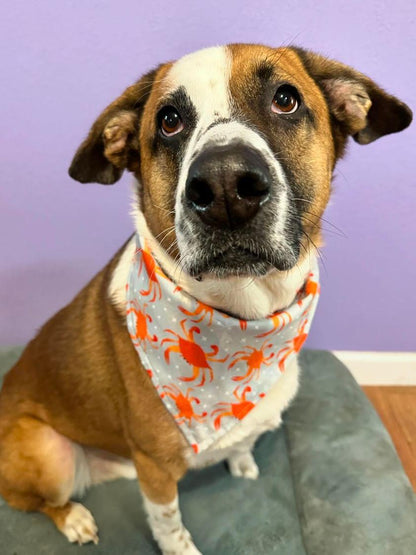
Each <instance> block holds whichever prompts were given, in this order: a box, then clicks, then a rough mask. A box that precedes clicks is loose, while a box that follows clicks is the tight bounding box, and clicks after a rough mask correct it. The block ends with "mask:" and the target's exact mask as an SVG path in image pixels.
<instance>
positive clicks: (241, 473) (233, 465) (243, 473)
mask: <svg viewBox="0 0 416 555" xmlns="http://www.w3.org/2000/svg"><path fill="white" fill-rule="evenodd" d="M228 464H229V465H230V472H231V475H232V476H236V477H238V478H248V479H249V480H256V479H257V478H258V476H259V467H258V466H257V464H256V461H255V460H254V457H253V455H252V454H251V453H250V452H247V453H236V454H235V455H232V456H231V457H230V458H229V459H228Z"/></svg>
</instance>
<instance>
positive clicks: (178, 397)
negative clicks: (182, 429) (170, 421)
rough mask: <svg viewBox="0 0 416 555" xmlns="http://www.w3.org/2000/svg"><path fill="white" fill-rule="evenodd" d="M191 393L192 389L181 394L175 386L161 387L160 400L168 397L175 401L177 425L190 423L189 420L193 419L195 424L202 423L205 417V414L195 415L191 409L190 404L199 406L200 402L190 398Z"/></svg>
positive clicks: (195, 398)
mask: <svg viewBox="0 0 416 555" xmlns="http://www.w3.org/2000/svg"><path fill="white" fill-rule="evenodd" d="M192 391H193V388H192V387H188V389H187V390H186V393H185V394H184V393H182V391H181V390H180V389H179V387H178V386H177V385H175V384H169V385H165V386H163V393H162V394H161V398H162V399H163V397H170V398H171V399H173V400H174V401H175V404H176V407H177V408H178V410H179V412H178V414H175V415H174V418H175V420H176V421H177V423H178V424H183V423H184V422H186V421H187V422H188V424H190V423H191V420H192V419H194V420H196V421H197V422H203V421H204V418H205V417H206V415H207V413H206V412H203V413H201V414H197V413H196V412H194V409H193V407H192V403H196V404H197V405H199V403H200V402H201V401H200V400H199V399H198V398H197V397H191V396H190V395H191V393H192Z"/></svg>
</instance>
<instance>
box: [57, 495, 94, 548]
mask: <svg viewBox="0 0 416 555" xmlns="http://www.w3.org/2000/svg"><path fill="white" fill-rule="evenodd" d="M60 530H61V532H62V533H63V534H65V536H66V537H67V538H68V540H69V541H70V542H71V543H78V544H79V545H81V544H83V543H89V542H94V543H95V544H97V543H98V535H97V531H98V529H97V525H96V524H95V521H94V518H93V516H92V514H91V513H90V511H89V510H88V509H86V508H85V507H84V505H81V503H71V508H70V511H69V513H68V515H67V516H66V518H65V521H64V523H63V525H62V526H60Z"/></svg>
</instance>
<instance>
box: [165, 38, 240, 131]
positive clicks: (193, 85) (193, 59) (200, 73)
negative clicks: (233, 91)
mask: <svg viewBox="0 0 416 555" xmlns="http://www.w3.org/2000/svg"><path fill="white" fill-rule="evenodd" d="M230 73H231V54H230V52H229V50H228V49H227V47H225V46H215V47H213V48H206V49H205V50H199V51H198V52H194V53H193V54H188V55H187V56H184V57H183V58H181V59H180V60H178V61H177V62H175V63H174V64H173V66H172V67H171V69H170V70H169V72H168V73H167V75H166V81H167V82H168V84H169V88H172V90H175V89H177V88H179V87H184V89H185V90H186V92H187V94H188V96H189V97H190V99H191V101H192V103H193V105H194V106H195V109H196V111H197V114H198V120H199V122H198V123H199V126H203V125H204V124H205V125H209V124H210V123H211V121H213V120H214V119H218V118H228V117H229V116H230V92H229V80H230Z"/></svg>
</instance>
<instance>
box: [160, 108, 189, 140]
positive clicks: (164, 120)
mask: <svg viewBox="0 0 416 555" xmlns="http://www.w3.org/2000/svg"><path fill="white" fill-rule="evenodd" d="M158 120H159V127H160V130H161V132H162V134H163V135H165V137H171V136H172V135H176V134H177V133H180V132H181V131H182V129H183V127H184V125H183V121H182V118H181V116H180V115H179V112H178V111H177V110H176V108H174V107H173V106H165V107H164V108H162V109H161V110H160V112H159V114H158Z"/></svg>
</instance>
